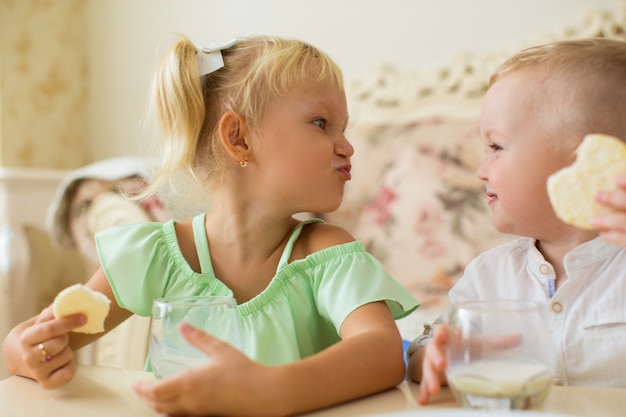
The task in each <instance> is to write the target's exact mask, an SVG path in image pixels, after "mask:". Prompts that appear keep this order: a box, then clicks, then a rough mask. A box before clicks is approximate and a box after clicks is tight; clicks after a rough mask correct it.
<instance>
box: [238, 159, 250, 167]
mask: <svg viewBox="0 0 626 417" xmlns="http://www.w3.org/2000/svg"><path fill="white" fill-rule="evenodd" d="M239 165H241V167H242V168H245V167H247V166H248V158H245V159H244V160H243V161H241V162H239Z"/></svg>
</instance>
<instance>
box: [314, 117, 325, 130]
mask: <svg viewBox="0 0 626 417" xmlns="http://www.w3.org/2000/svg"><path fill="white" fill-rule="evenodd" d="M313 124H314V125H315V126H317V127H319V128H320V129H322V130H324V129H326V120H325V119H315V120H313Z"/></svg>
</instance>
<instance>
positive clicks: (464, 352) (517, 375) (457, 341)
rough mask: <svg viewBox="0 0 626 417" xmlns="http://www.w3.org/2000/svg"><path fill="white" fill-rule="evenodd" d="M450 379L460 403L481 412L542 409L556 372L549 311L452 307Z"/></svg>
mask: <svg viewBox="0 0 626 417" xmlns="http://www.w3.org/2000/svg"><path fill="white" fill-rule="evenodd" d="M450 330H451V333H450V340H449V344H448V347H447V352H446V355H447V361H448V365H447V369H446V377H447V379H448V384H449V386H450V389H451V390H452V392H453V394H454V396H455V397H456V399H457V401H459V402H460V403H461V404H462V405H463V406H464V407H466V408H475V409H481V410H517V409H523V410H526V409H537V408H540V407H541V405H542V404H543V402H544V400H545V398H546V396H547V395H548V392H549V391H550V387H551V385H552V378H553V372H554V360H555V359H554V348H553V346H552V339H551V336H550V333H549V327H548V318H547V307H545V306H544V305H541V304H538V303H535V302H532V301H520V300H500V301H477V302H468V303H462V304H458V305H455V306H453V307H452V311H451V316H450Z"/></svg>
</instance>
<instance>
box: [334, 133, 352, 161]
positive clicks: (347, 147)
mask: <svg viewBox="0 0 626 417" xmlns="http://www.w3.org/2000/svg"><path fill="white" fill-rule="evenodd" d="M336 149H337V154H338V155H341V156H345V157H348V158H349V157H351V156H352V155H354V147H353V146H352V144H351V143H350V141H349V140H348V138H347V137H346V136H345V135H344V134H343V133H342V134H341V138H340V139H339V142H338V143H337V146H336Z"/></svg>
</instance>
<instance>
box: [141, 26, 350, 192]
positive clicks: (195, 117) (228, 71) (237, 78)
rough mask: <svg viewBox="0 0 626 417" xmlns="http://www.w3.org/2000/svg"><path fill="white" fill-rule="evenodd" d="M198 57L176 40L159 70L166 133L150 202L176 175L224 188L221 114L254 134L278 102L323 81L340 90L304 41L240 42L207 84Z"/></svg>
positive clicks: (155, 97) (335, 70) (155, 86)
mask: <svg viewBox="0 0 626 417" xmlns="http://www.w3.org/2000/svg"><path fill="white" fill-rule="evenodd" d="M197 51H198V48H197V47H196V46H195V45H194V44H193V43H192V42H191V41H190V40H189V39H188V38H186V37H185V36H183V35H178V38H177V41H176V42H175V44H174V45H173V46H172V48H171V49H170V50H169V52H167V53H166V54H165V55H164V56H163V57H162V59H161V61H160V62H159V63H158V65H157V67H156V71H155V74H154V78H153V83H152V100H151V105H152V107H153V109H152V110H153V113H155V115H156V118H157V121H158V124H159V127H160V128H161V131H162V133H163V138H164V143H163V149H162V153H163V155H162V166H161V169H160V171H159V172H158V173H157V175H156V177H155V178H154V180H153V182H152V184H151V187H150V188H149V189H148V190H147V192H146V193H145V195H149V194H152V193H154V192H156V191H157V190H158V189H159V188H160V187H161V186H162V185H163V184H164V183H165V182H167V181H169V180H171V179H172V178H173V177H174V176H175V174H176V173H178V172H185V173H187V174H188V175H190V176H191V177H192V178H194V179H195V180H197V181H199V182H200V183H202V184H207V185H208V186H214V185H215V184H216V183H217V182H218V181H219V180H220V176H221V174H222V173H223V171H224V167H225V161H224V159H223V158H224V153H223V152H221V150H220V146H221V145H220V141H219V139H218V138H217V135H218V133H217V128H218V122H219V120H220V118H221V116H222V115H223V114H224V112H226V111H233V112H235V113H237V114H239V115H241V116H242V117H243V118H244V120H245V123H246V126H247V128H248V129H249V130H251V131H254V130H255V129H258V128H259V126H260V124H261V121H262V120H263V117H264V115H265V111H266V108H267V105H268V102H269V101H270V100H271V99H272V98H274V97H276V96H280V95H284V94H287V93H288V92H290V91H291V90H293V89H294V88H296V87H300V86H306V85H312V84H315V83H318V82H322V81H331V82H334V83H335V84H336V85H337V87H338V88H340V89H341V90H343V76H342V73H341V70H340V69H339V67H338V66H337V65H336V64H335V62H333V60H332V59H331V58H330V57H329V56H328V55H326V54H325V53H323V52H322V51H320V50H319V49H317V48H315V47H313V46H311V45H309V44H307V43H305V42H302V41H300V40H296V39H286V38H279V37H275V36H254V37H249V38H245V39H239V40H237V42H236V43H235V45H234V46H232V47H230V48H228V49H224V50H222V51H221V52H222V56H223V60H224V66H223V67H222V68H220V69H218V70H217V71H214V72H212V73H210V74H208V75H205V76H202V77H199V75H198V68H197V60H196V53H197ZM145 195H144V196H145Z"/></svg>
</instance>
